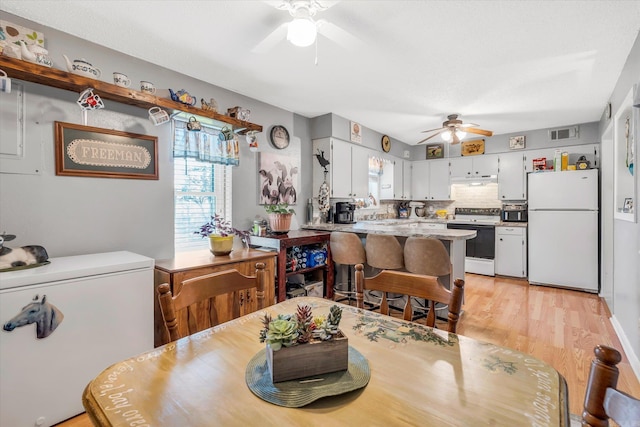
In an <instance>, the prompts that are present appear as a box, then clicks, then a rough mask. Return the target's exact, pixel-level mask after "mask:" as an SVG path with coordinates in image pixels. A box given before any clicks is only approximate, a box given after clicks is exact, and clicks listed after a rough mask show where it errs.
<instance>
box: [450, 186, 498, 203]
mask: <svg viewBox="0 0 640 427" xmlns="http://www.w3.org/2000/svg"><path fill="white" fill-rule="evenodd" d="M451 198H452V199H453V200H455V203H454V204H455V206H456V207H458V208H501V207H502V202H501V201H500V199H499V198H498V184H497V183H495V182H490V183H483V184H482V185H469V184H451Z"/></svg>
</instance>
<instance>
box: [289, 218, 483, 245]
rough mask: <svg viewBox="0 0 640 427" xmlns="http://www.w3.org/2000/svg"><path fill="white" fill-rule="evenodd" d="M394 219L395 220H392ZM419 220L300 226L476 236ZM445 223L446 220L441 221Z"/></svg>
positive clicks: (406, 234)
mask: <svg viewBox="0 0 640 427" xmlns="http://www.w3.org/2000/svg"><path fill="white" fill-rule="evenodd" d="M394 221H395V222H394ZM421 222H428V221H415V220H409V221H407V220H380V221H362V222H357V223H355V224H309V225H303V226H302V228H304V229H307V230H322V231H346V232H349V233H358V234H369V233H371V234H392V235H394V236H399V237H412V236H425V237H433V238H436V239H440V240H451V241H453V240H469V239H473V238H474V237H476V231H474V230H449V229H446V228H444V229H437V228H425V227H420V223H421ZM441 222H443V223H445V222H446V221H444V220H443V221H441Z"/></svg>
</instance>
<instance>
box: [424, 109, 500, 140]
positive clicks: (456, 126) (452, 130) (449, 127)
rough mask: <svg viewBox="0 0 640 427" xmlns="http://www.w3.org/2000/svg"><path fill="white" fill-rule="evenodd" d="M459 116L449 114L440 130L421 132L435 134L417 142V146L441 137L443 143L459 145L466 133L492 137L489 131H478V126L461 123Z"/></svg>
mask: <svg viewBox="0 0 640 427" xmlns="http://www.w3.org/2000/svg"><path fill="white" fill-rule="evenodd" d="M459 116H460V115H459V114H450V115H448V116H447V120H445V121H444V122H442V127H441V128H436V129H429V130H425V131H422V133H425V132H435V133H434V134H433V135H430V136H428V137H426V138H425V139H423V140H422V141H418V144H422V143H423V142H425V141H428V140H430V139H431V138H433V137H435V136H438V135H441V136H442V139H443V140H444V141H447V142H450V143H451V144H459V143H460V141H461V140H462V139H463V138H464V137H465V136H467V133H475V134H478V135H484V136H492V135H493V132H492V131H490V130H484V129H478V128H477V127H476V126H478V125H477V124H475V123H463V122H462V120H460V119H459V118H458V117H459Z"/></svg>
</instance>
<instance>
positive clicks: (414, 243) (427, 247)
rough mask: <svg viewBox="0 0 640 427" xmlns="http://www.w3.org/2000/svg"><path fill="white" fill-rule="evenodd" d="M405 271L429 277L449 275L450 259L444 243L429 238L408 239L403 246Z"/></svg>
mask: <svg viewBox="0 0 640 427" xmlns="http://www.w3.org/2000/svg"><path fill="white" fill-rule="evenodd" d="M404 265H405V268H406V269H407V271H409V272H411V273H416V274H426V275H429V276H438V277H440V276H446V275H448V274H451V270H452V268H451V259H450V257H449V253H448V252H447V248H445V246H444V243H442V242H441V241H440V240H438V239H434V238H431V237H409V238H407V241H406V242H405V244H404Z"/></svg>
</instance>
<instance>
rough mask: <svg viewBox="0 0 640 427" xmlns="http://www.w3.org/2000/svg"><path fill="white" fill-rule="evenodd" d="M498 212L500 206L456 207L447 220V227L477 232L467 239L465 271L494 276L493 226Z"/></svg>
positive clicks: (498, 215)
mask: <svg viewBox="0 0 640 427" xmlns="http://www.w3.org/2000/svg"><path fill="white" fill-rule="evenodd" d="M500 214H501V210H500V208H456V210H455V219H454V220H450V221H448V223H447V228H450V229H458V230H475V231H476V233H477V236H476V237H475V238H474V239H470V240H467V256H466V257H465V263H464V264H465V268H464V271H465V272H467V273H476V274H484V275H485V276H495V263H494V257H495V226H496V225H497V224H499V223H500Z"/></svg>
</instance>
